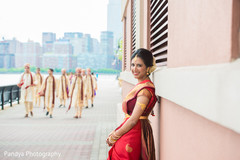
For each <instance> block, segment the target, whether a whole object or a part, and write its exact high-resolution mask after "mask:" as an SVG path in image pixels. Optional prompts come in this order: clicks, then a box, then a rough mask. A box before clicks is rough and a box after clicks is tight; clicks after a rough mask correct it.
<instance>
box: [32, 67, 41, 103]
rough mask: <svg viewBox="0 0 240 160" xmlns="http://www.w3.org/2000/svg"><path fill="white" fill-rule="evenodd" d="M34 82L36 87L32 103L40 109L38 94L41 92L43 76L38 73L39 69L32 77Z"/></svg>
mask: <svg viewBox="0 0 240 160" xmlns="http://www.w3.org/2000/svg"><path fill="white" fill-rule="evenodd" d="M34 80H35V82H36V86H35V87H34V88H35V92H34V102H35V106H38V107H40V105H41V97H40V96H39V94H38V93H39V92H40V90H41V87H42V82H43V76H42V75H41V73H40V68H37V70H36V74H35V76H34Z"/></svg>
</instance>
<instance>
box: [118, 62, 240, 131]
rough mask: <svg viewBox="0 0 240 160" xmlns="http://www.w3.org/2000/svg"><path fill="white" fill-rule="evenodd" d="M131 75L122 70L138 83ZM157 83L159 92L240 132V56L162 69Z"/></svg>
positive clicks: (156, 75)
mask: <svg viewBox="0 0 240 160" xmlns="http://www.w3.org/2000/svg"><path fill="white" fill-rule="evenodd" d="M130 74H131V73H130V72H128V73H127V72H122V73H121V75H120V78H121V79H122V80H124V81H127V82H129V83H132V84H136V82H135V81H136V80H135V79H134V78H133V76H132V75H130ZM131 77H132V78H131ZM133 79H134V80H135V81H134V80H133ZM153 82H154V84H155V87H156V94H157V95H159V96H161V97H163V98H166V99H168V100H170V101H172V102H174V103H176V104H178V105H180V106H183V107H184V108H187V109H189V110H191V111H193V112H195V113H197V114H199V115H201V116H203V117H205V118H207V119H209V120H212V121H214V122H216V123H218V124H220V125H223V126H225V127H227V128H230V129H232V130H234V131H236V132H238V133H240V59H237V60H236V61H234V62H231V63H225V64H214V65H207V66H196V67H192V66H191V67H180V68H167V67H162V68H158V70H156V71H155V72H154V75H153Z"/></svg>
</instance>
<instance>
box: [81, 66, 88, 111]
mask: <svg viewBox="0 0 240 160" xmlns="http://www.w3.org/2000/svg"><path fill="white" fill-rule="evenodd" d="M81 75H82V78H83V86H84V88H85V83H86V70H85V69H82V72H81ZM83 95H84V97H83V107H87V98H86V97H85V90H83Z"/></svg>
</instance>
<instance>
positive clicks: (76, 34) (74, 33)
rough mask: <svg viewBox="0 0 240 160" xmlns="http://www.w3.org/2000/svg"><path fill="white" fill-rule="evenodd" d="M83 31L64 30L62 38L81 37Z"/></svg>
mask: <svg viewBox="0 0 240 160" xmlns="http://www.w3.org/2000/svg"><path fill="white" fill-rule="evenodd" d="M82 37H83V33H81V32H65V33H64V37H63V38H64V39H76V38H82Z"/></svg>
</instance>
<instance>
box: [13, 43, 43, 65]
mask: <svg viewBox="0 0 240 160" xmlns="http://www.w3.org/2000/svg"><path fill="white" fill-rule="evenodd" d="M20 59H22V60H23V61H22V62H23V63H22V64H19V63H18V65H19V67H22V66H23V65H24V63H30V64H31V65H32V66H36V67H41V66H42V63H41V59H42V47H41V45H40V43H38V42H33V41H28V42H25V43H22V54H20V55H19V54H18V57H17V61H18V60H20Z"/></svg>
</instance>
